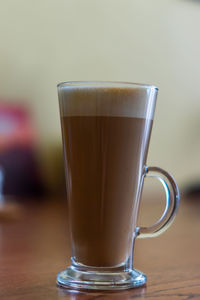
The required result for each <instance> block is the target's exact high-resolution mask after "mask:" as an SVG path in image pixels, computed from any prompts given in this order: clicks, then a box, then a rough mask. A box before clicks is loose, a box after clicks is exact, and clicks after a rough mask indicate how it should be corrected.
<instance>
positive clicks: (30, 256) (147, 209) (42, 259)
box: [0, 199, 200, 300]
mask: <svg viewBox="0 0 200 300" xmlns="http://www.w3.org/2000/svg"><path fill="white" fill-rule="evenodd" d="M144 203H145V204H143V206H142V208H141V210H142V213H141V215H142V219H141V220H140V222H143V224H142V225H147V224H149V225H150V224H151V223H152V222H153V221H155V219H156V216H158V215H159V214H160V213H161V210H162V207H161V206H160V204H159V201H144ZM199 203H200V199H197V200H196V202H195V201H190V200H189V199H182V203H181V206H180V209H179V212H178V215H177V218H176V221H175V222H174V224H173V225H172V227H171V228H170V229H169V230H168V231H167V232H165V233H164V234H163V235H162V236H159V237H157V238H153V239H144V240H139V239H138V240H137V241H136V249H135V258H134V266H135V268H137V269H139V270H141V271H143V272H144V273H146V274H147V276H148V281H147V285H146V286H144V287H142V288H138V289H130V290H127V291H122V292H114V293H113V292H112V293H109V292H98V293H94V292H92V293H83V292H74V291H70V290H66V289H62V288H59V287H57V286H56V274H57V272H58V271H60V270H63V269H65V267H66V266H67V264H69V263H70V241H69V238H68V236H69V234H68V226H67V218H66V207H65V205H64V203H63V202H62V201H59V200H55V201H52V200H50V199H49V201H44V202H42V203H40V204H31V205H23V206H21V208H20V207H19V208H18V209H17V210H15V209H11V210H12V213H11V214H10V215H9V210H8V212H7V213H6V214H4V213H3V212H2V213H1V210H0V299H1V300H40V299H42V300H54V299H59V300H61V299H62V300H64V299H71V300H79V299H81V300H84V299H88V300H94V299H117V300H118V299H125V300H126V299H150V300H151V299H155V300H159V299H171V300H175V299H176V300H186V299H187V300H188V299H192V300H195V299H198V300H199V299H200V204H199ZM144 223H145V224H144Z"/></svg>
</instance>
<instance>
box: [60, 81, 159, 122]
mask: <svg viewBox="0 0 200 300" xmlns="http://www.w3.org/2000/svg"><path fill="white" fill-rule="evenodd" d="M58 96H59V103H60V113H61V116H62V117H64V116H108V117H109V116H110V117H129V118H145V119H152V120H153V118H154V111H155V103H156V96H157V88H155V87H153V86H148V85H147V86H131V85H130V87H129V86H126V87H107V86H103V85H102V86H100V85H97V86H95V85H92V86H90V85H82V86H78V85H75V86H73V85H65V84H61V85H59V86H58Z"/></svg>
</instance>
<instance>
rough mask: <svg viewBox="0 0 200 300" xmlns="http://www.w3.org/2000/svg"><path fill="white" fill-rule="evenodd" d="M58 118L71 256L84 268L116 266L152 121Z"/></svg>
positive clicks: (122, 255)
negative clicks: (71, 249) (65, 185)
mask: <svg viewBox="0 0 200 300" xmlns="http://www.w3.org/2000/svg"><path fill="white" fill-rule="evenodd" d="M93 96H94V97H95V94H94V95H93ZM121 97H122V98H121V99H122V100H123V94H122V95H121ZM113 100H114V99H113ZM85 109H87V108H85ZM61 121H62V129H63V139H64V145H65V148H64V152H65V160H66V181H67V192H68V202H69V218H70V224H71V237H72V245H73V255H74V256H75V259H76V260H77V261H78V262H81V263H82V264H85V265H88V266H96V267H110V266H116V265H119V264H121V263H123V262H125V261H126V259H127V258H128V256H129V254H130V247H131V245H132V240H133V229H134V228H135V226H136V221H137V220H136V219H134V216H135V215H137V213H136V210H137V209H138V201H139V194H140V191H141V184H142V176H143V171H144V165H145V163H146V156H147V150H148V144H149V137H150V131H151V127H152V120H151V119H145V118H139V117H126V116H123V115H122V116H108V115H107V116H101V115H96V116H95V115H94V116H91V115H89V116H87V115H82V116H81V115H77V116H76V115H72V116H70V115H67V116H65V115H63V116H62V118H61Z"/></svg>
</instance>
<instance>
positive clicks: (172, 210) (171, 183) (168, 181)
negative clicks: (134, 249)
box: [137, 167, 180, 238]
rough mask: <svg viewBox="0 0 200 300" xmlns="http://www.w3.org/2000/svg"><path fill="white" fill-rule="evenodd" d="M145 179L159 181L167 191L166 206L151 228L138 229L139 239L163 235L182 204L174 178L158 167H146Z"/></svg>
mask: <svg viewBox="0 0 200 300" xmlns="http://www.w3.org/2000/svg"><path fill="white" fill-rule="evenodd" d="M144 176H145V177H154V178H156V179H158V180H159V181H160V182H161V183H162V185H163V187H164V190H165V195H166V206H165V210H164V212H163V215H162V216H161V218H160V219H159V220H158V221H157V222H156V223H155V224H154V225H152V226H150V227H137V237H138V238H148V237H155V236H158V235H160V234H162V233H163V232H164V231H165V230H166V229H168V227H169V226H170V225H171V224H172V222H173V220H174V218H175V216H176V212H177V209H178V206H179V202H180V193H179V189H178V186H177V184H176V182H175V180H174V178H173V177H172V176H171V175H170V174H169V173H168V172H166V171H165V170H163V169H161V168H158V167H146V168H145V175H144Z"/></svg>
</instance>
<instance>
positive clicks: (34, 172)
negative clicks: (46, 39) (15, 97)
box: [0, 104, 45, 198]
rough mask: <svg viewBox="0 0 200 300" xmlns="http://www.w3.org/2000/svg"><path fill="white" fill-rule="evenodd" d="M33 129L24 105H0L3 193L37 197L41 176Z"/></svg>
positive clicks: (0, 153) (0, 157)
mask: <svg viewBox="0 0 200 300" xmlns="http://www.w3.org/2000/svg"><path fill="white" fill-rule="evenodd" d="M36 136H37V134H36V130H35V128H34V125H33V124H32V116H31V115H30V112H29V110H28V108H27V107H23V106H20V105H17V104H15V105H11V104H10V105H9V104H1V105H0V167H1V170H2V174H3V187H2V192H3V194H4V195H5V196H7V195H8V196H16V197H18V198H20V197H26V196H29V197H40V196H42V195H44V193H45V185H44V179H43V178H42V174H41V170H40V165H39V161H38V157H37V152H36Z"/></svg>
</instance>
